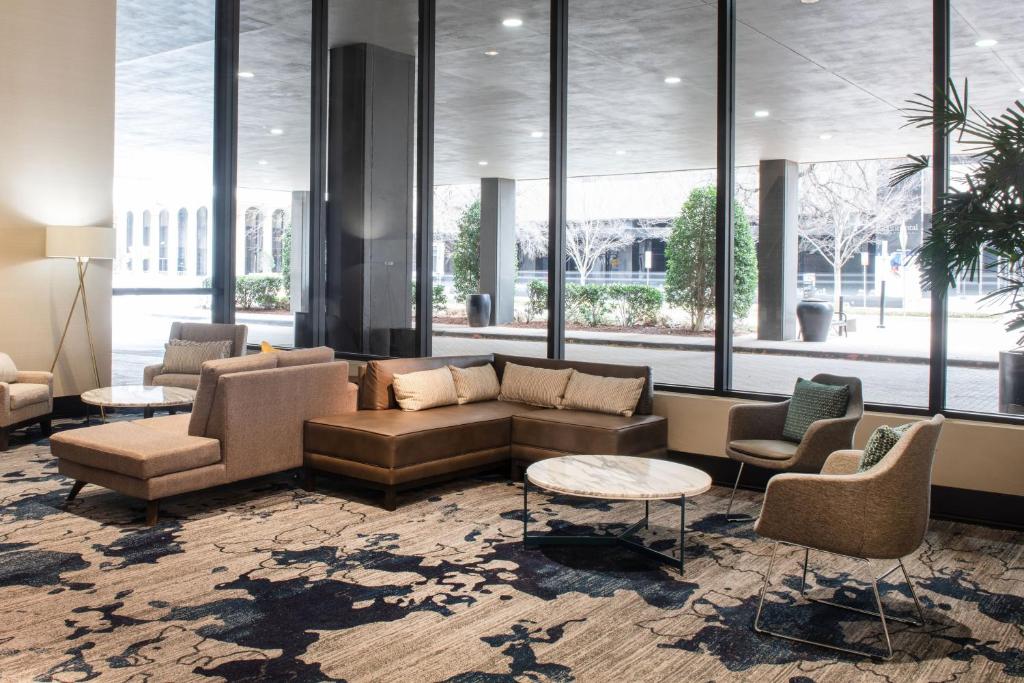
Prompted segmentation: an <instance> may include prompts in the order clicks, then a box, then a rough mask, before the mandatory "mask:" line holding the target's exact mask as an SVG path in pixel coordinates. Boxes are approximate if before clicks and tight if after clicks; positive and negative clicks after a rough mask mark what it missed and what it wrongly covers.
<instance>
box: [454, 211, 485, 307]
mask: <svg viewBox="0 0 1024 683" xmlns="http://www.w3.org/2000/svg"><path fill="white" fill-rule="evenodd" d="M452 270H453V271H454V272H453V279H454V282H453V287H454V289H455V300H456V301H460V302H461V301H465V300H466V299H467V298H468V297H469V295H470V294H476V292H477V291H478V290H479V288H480V200H479V199H477V200H476V201H474V202H473V203H472V204H470V205H469V206H467V207H466V208H465V210H464V211H463V212H462V216H460V217H459V233H458V236H457V237H456V238H455V245H454V247H453V248H452Z"/></svg>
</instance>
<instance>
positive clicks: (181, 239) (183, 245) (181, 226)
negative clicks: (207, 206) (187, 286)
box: [177, 209, 188, 275]
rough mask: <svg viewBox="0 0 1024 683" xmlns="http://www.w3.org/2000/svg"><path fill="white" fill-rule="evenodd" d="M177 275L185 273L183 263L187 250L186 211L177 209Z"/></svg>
mask: <svg viewBox="0 0 1024 683" xmlns="http://www.w3.org/2000/svg"><path fill="white" fill-rule="evenodd" d="M177 247H178V275H182V274H184V273H185V261H186V254H187V250H188V211H187V210H186V209H178V242H177Z"/></svg>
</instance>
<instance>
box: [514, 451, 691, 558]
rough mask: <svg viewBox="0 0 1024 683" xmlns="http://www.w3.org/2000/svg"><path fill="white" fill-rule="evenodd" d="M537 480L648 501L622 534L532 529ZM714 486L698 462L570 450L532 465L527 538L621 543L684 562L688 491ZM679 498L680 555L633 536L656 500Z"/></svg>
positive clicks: (526, 486) (570, 491) (583, 493)
mask: <svg viewBox="0 0 1024 683" xmlns="http://www.w3.org/2000/svg"><path fill="white" fill-rule="evenodd" d="M531 484H533V485H535V486H538V487H540V488H542V489H545V490H547V491H551V492H553V493H561V494H565V495H568V496H578V497H581V498H599V499H602V500H636V501H643V502H644V516H643V519H641V520H640V521H639V522H636V523H635V524H633V525H632V526H630V527H629V528H627V529H626V530H625V531H623V532H622V533H621V534H609V535H605V536H596V535H589V536H554V535H548V534H545V535H537V534H533V535H530V534H529V533H527V524H528V520H529V507H528V497H529V490H530V485H531ZM710 488H711V477H710V476H708V474H707V473H706V472H702V471H701V470H698V469H697V468H695V467H689V466H688V465H681V464H679V463H675V462H669V461H667V460H655V459H653V458H638V457H633V456H628V455H565V456H561V457H558V458H550V459H548V460H541V461H539V462H535V463H533V464H532V465H530V466H529V467H528V468H527V469H526V474H525V476H524V477H523V543H524V544H526V545H567V544H572V545H595V544H609V543H621V544H623V545H625V546H627V547H629V548H631V549H633V550H636V551H638V552H641V553H643V554H645V555H649V556H651V557H654V558H655V559H658V560H660V561H662V562H668V563H671V564H675V565H678V569H679V573H680V574H681V573H682V572H683V569H684V564H683V534H684V532H685V527H686V496H696V495H700V494H701V493H704V492H705V491H707V490H708V489H710ZM652 500H678V501H679V557H674V556H672V555H669V554H667V553H662V552H660V551H657V550H654V549H653V548H649V547H647V546H646V545H644V544H643V543H641V542H639V541H638V540H635V539H634V538H633V534H634V532H636V530H637V529H639V528H640V527H647V525H648V521H649V519H650V501H652Z"/></svg>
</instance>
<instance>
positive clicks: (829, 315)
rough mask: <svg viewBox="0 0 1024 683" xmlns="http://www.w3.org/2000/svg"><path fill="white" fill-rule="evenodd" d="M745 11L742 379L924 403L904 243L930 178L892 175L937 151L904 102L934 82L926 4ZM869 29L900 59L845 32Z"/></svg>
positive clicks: (924, 359)
mask: <svg viewBox="0 0 1024 683" xmlns="http://www.w3.org/2000/svg"><path fill="white" fill-rule="evenodd" d="M737 23H738V26H737V67H736V163H737V167H738V168H737V179H736V195H735V197H734V206H735V213H736V223H735V231H736V239H735V244H734V261H735V266H734V268H735V272H736V282H735V297H734V301H733V312H734V314H735V323H734V324H735V336H734V339H733V344H734V355H733V368H734V369H733V388H734V389H736V390H740V391H750V392H767V393H776V394H789V393H791V392H792V390H793V385H794V383H795V381H796V379H797V378H798V377H806V378H809V377H811V376H813V375H815V374H817V373H832V374H836V375H844V376H856V377H859V378H860V379H861V380H862V382H863V384H864V397H865V399H866V400H867V401H869V402H874V403H880V404H893V405H899V406H915V407H921V406H926V405H927V403H928V371H929V370H928V367H929V366H928V361H929V337H930V329H931V327H930V320H929V312H930V310H931V301H930V295H929V293H928V292H927V291H925V290H924V289H922V287H921V282H920V273H919V270H918V269H917V268H916V266H915V264H914V262H913V261H912V260H910V259H909V258H908V255H909V254H910V253H911V252H912V251H913V250H914V249H915V248H916V247H917V246H918V245H919V244H920V243H921V237H922V235H923V233H924V231H925V230H927V229H928V227H929V225H930V215H929V204H930V192H931V190H930V178H929V176H928V173H927V172H924V173H919V174H917V175H916V176H914V177H913V178H911V179H910V180H908V181H907V182H905V183H903V184H901V185H899V186H896V187H892V186H891V185H890V177H891V175H892V173H893V171H894V170H895V168H896V166H897V165H899V164H901V163H903V161H904V160H905V157H906V155H908V154H917V155H922V154H923V155H927V154H929V153H930V151H931V132H930V130H927V129H919V128H913V127H905V126H904V124H905V123H906V121H905V119H904V117H903V113H902V108H903V107H904V106H905V102H906V101H907V100H908V99H910V98H912V97H913V96H914V94H915V93H922V92H930V90H931V83H932V74H931V59H932V55H931V45H932V43H931V3H930V2H928V0H907V1H906V2H901V3H891V2H886V1H885V0H864V1H863V2H859V3H852V4H851V3H818V4H802V3H796V2H794V3H787V4H785V5H779V4H778V3H764V2H760V1H759V0H738V2H737ZM854 26H856V27H858V29H857V31H856V32H853V33H851V27H854ZM871 31H875V32H876V33H877V35H879V36H881V35H883V34H884V36H885V41H886V43H887V44H892V45H900V46H901V47H900V57H899V62H898V64H897V65H895V68H894V63H893V60H892V55H891V53H890V52H888V51H886V50H872V49H871V48H870V45H862V44H858V45H856V46H851V44H850V42H849V40H844V39H841V37H851V36H853V37H855V38H856V40H858V41H862V40H863V39H864V38H863V36H865V35H868V34H869V33H870V32H871ZM854 48H855V49H854Z"/></svg>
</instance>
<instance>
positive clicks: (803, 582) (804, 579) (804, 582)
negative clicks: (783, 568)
mask: <svg viewBox="0 0 1024 683" xmlns="http://www.w3.org/2000/svg"><path fill="white" fill-rule="evenodd" d="M810 559H811V549H810V548H804V574H803V576H802V577H801V578H800V595H803V594H804V593H805V592H806V590H807V561H808V560H810Z"/></svg>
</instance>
